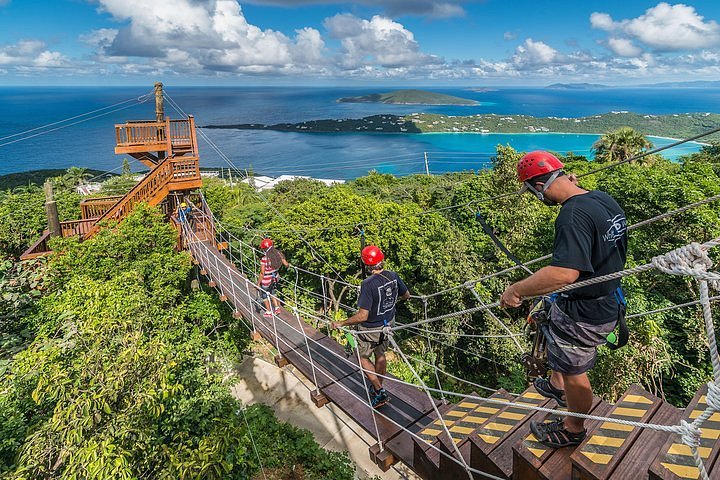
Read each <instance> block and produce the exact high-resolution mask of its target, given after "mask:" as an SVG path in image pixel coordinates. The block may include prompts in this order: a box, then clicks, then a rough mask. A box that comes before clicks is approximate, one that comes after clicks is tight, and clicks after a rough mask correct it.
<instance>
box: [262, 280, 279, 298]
mask: <svg viewBox="0 0 720 480" xmlns="http://www.w3.org/2000/svg"><path fill="white" fill-rule="evenodd" d="M275 287H276V283H275V282H272V283H270V285H267V286H265V285H261V286H260V297H261V298H262V299H263V300H267V299H268V298H270V296H271V295H273V294H274V293H275Z"/></svg>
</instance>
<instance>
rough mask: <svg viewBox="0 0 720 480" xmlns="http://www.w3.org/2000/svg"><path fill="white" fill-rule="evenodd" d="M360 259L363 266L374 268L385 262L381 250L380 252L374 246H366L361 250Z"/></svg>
mask: <svg viewBox="0 0 720 480" xmlns="http://www.w3.org/2000/svg"><path fill="white" fill-rule="evenodd" d="M360 258H362V261H363V263H364V264H365V265H367V266H369V267H374V266H375V265H377V264H378V263H380V262H382V261H383V260H385V255H383V252H382V250H380V249H379V248H378V247H376V246H375V245H368V246H367V247H365V248H363V249H362V252H361V253H360Z"/></svg>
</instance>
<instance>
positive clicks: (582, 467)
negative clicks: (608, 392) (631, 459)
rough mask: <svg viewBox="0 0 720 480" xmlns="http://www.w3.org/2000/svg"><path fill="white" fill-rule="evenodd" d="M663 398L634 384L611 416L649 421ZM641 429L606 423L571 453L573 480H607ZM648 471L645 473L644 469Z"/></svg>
mask: <svg viewBox="0 0 720 480" xmlns="http://www.w3.org/2000/svg"><path fill="white" fill-rule="evenodd" d="M661 403H662V400H660V399H659V398H657V397H656V396H655V395H653V394H651V393H649V392H647V391H646V390H644V389H643V388H642V387H640V386H638V385H633V386H631V387H630V389H628V391H627V392H625V394H624V395H623V396H622V397H620V400H618V402H617V403H616V404H615V405H613V407H612V408H611V410H610V413H609V414H608V415H607V416H608V417H611V418H617V419H622V420H630V421H635V422H649V421H650V419H651V418H652V417H653V415H654V414H655V411H656V410H657V409H658V408H659V407H660V404H661ZM640 431H641V429H640V428H633V427H630V426H626V425H620V424H617V423H613V422H607V421H606V422H602V423H601V424H600V425H599V426H598V427H597V428H596V429H595V431H593V432H592V433H591V434H589V435H588V436H587V438H586V439H585V441H584V442H583V443H581V444H580V445H578V447H577V448H576V449H575V451H574V452H573V454H572V455H571V456H570V458H571V460H572V464H573V470H572V478H573V480H605V479H608V478H610V477H611V475H612V474H613V471H614V470H615V468H616V467H617V466H618V465H619V464H620V462H622V461H623V458H624V457H625V454H626V453H627V452H628V451H629V450H630V449H631V448H632V446H633V443H634V442H635V440H636V439H637V437H638V436H639V435H640ZM643 473H644V472H643Z"/></svg>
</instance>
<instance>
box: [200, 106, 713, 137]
mask: <svg viewBox="0 0 720 480" xmlns="http://www.w3.org/2000/svg"><path fill="white" fill-rule="evenodd" d="M621 127H631V128H633V129H634V130H637V131H638V132H640V133H642V134H644V135H655V136H660V137H673V138H684V137H690V136H693V135H698V134H700V133H705V132H707V131H708V130H711V129H715V128H719V127H720V114H716V113H683V114H674V115H641V114H637V113H631V112H611V113H604V114H602V115H593V116H590V117H580V118H561V117H533V116H530V115H497V114H480V115H471V116H465V117H457V116H449V115H440V114H433V113H413V114H410V115H404V116H399V115H372V116H369V117H364V118H360V119H328V120H312V121H307V122H301V123H278V124H275V125H263V124H235V125H208V126H206V127H204V128H237V129H255V130H280V131H302V132H373V133H535V132H556V133H594V134H603V133H605V132H608V131H610V130H615V129H618V128H621ZM713 140H714V141H718V140H720V135H719V134H714V135H712V136H708V137H705V138H703V139H702V140H700V141H702V142H710V141H713Z"/></svg>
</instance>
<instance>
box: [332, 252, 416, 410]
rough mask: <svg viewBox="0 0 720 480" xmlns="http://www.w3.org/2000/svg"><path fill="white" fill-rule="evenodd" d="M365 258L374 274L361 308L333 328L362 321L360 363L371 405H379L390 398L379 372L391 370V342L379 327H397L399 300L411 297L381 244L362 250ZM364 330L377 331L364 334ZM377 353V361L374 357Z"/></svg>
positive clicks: (366, 285)
mask: <svg viewBox="0 0 720 480" xmlns="http://www.w3.org/2000/svg"><path fill="white" fill-rule="evenodd" d="M361 258H362V261H363V264H364V265H365V269H366V270H367V271H368V273H370V276H369V277H368V278H366V279H365V280H363V282H362V284H361V285H360V295H359V296H358V308H359V310H358V312H357V313H356V314H355V315H353V316H352V317H350V318H349V319H347V320H345V321H344V322H333V324H332V327H333V328H338V327H347V326H349V325H355V324H360V325H359V326H358V334H357V342H358V350H359V352H360V363H361V364H362V367H363V369H364V370H365V374H366V375H367V378H368V380H370V384H371V386H370V392H369V393H370V404H371V405H372V406H373V407H374V408H378V407H381V406H383V405H385V404H386V403H387V402H388V401H389V397H388V394H387V392H386V391H385V389H384V388H383V378H382V377H378V376H377V375H375V374H376V373H377V374H379V375H385V374H386V372H387V362H386V360H385V352H386V351H387V348H388V346H389V343H390V340H389V339H388V338H387V336H386V335H385V333H382V332H379V331H378V330H380V329H382V328H383V327H392V326H393V324H394V321H395V306H396V304H397V301H398V299H403V300H407V299H408V298H410V291H409V290H408V288H407V287H406V286H405V283H403V281H402V279H401V278H400V276H399V275H398V274H397V273H395V272H391V271H389V270H385V267H384V260H385V255H384V254H383V252H382V251H381V250H380V249H379V248H378V247H376V246H373V245H369V246H367V247H365V248H364V249H363V250H362V252H361ZM364 330H375V331H373V332H368V333H362V332H363V331H364ZM373 355H374V356H375V362H372V361H371V360H370V357H372V356H373Z"/></svg>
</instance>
